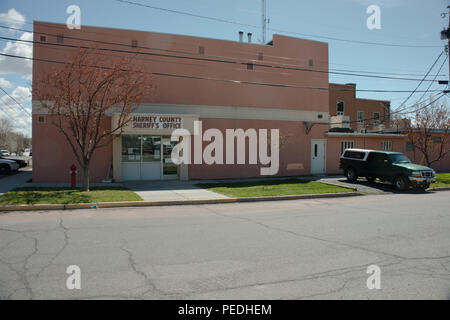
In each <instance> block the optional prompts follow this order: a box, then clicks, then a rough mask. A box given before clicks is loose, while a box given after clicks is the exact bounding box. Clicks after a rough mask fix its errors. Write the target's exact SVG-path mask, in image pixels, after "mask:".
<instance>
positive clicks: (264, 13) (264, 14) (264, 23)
mask: <svg viewBox="0 0 450 320" xmlns="http://www.w3.org/2000/svg"><path fill="white" fill-rule="evenodd" d="M267 22H268V21H267V7H266V0H262V43H263V44H266V27H267ZM449 27H450V23H449Z"/></svg>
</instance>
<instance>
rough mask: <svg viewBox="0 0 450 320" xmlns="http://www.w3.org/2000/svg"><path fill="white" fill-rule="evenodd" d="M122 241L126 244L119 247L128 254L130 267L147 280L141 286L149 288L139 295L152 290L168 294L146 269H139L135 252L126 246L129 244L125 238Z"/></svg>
mask: <svg viewBox="0 0 450 320" xmlns="http://www.w3.org/2000/svg"><path fill="white" fill-rule="evenodd" d="M122 241H123V242H124V244H123V245H122V246H120V247H119V249H120V250H122V251H124V252H125V253H126V254H127V256H128V265H129V267H130V269H131V270H133V272H134V273H135V274H137V275H138V276H140V277H141V278H143V280H144V282H145V285H144V286H141V287H147V288H149V289H148V290H146V291H145V292H144V293H142V294H141V295H140V296H139V297H143V296H145V295H146V294H147V293H149V292H151V291H153V292H156V293H157V294H158V295H160V296H168V294H167V293H165V292H164V291H162V290H160V289H159V288H158V287H157V286H156V285H155V284H154V283H153V281H152V279H151V278H150V277H149V276H148V275H147V274H146V273H145V272H144V271H141V270H139V269H138V264H137V263H136V260H135V259H134V256H133V252H132V251H131V250H129V249H127V248H126V245H128V242H127V241H126V240H125V239H122ZM136 288H139V287H136ZM136 288H132V289H130V290H133V289H136Z"/></svg>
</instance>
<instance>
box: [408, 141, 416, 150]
mask: <svg viewBox="0 0 450 320" xmlns="http://www.w3.org/2000/svg"><path fill="white" fill-rule="evenodd" d="M413 151H414V144H413V143H412V142H411V141H407V142H406V152H413Z"/></svg>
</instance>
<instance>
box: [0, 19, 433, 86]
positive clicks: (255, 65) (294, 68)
mask: <svg viewBox="0 0 450 320" xmlns="http://www.w3.org/2000/svg"><path fill="white" fill-rule="evenodd" d="M0 27H1V26H0ZM36 33H37V34H41V33H40V32H36ZM44 34H46V35H51V36H55V35H53V34H48V33H44ZM67 38H71V39H75V40H81V41H91V42H97V40H90V39H83V38H75V37H67ZM0 39H2V40H8V41H18V42H24V43H30V44H31V43H32V44H39V45H48V46H60V47H71V48H78V47H80V48H84V49H98V50H102V51H112V52H120V53H131V54H138V55H150V56H158V57H165V58H174V59H187V60H193V61H206V62H215V63H225V64H238V65H245V66H247V65H248V64H249V62H243V61H231V60H224V59H212V58H202V57H189V56H180V55H170V54H162V53H153V52H139V51H132V50H121V49H112V48H93V47H88V46H75V45H69V44H62V43H48V42H39V41H34V40H23V39H17V38H11V37H0ZM99 42H103V41H99ZM108 44H113V45H114V44H115V45H122V46H123V44H117V43H108ZM126 46H127V47H129V45H126ZM138 48H143V49H147V48H146V47H138ZM148 49H150V50H154V48H148ZM251 64H252V65H253V66H254V67H262V68H272V69H282V70H290V71H304V72H316V73H324V74H336V75H344V76H357V77H365V78H376V79H389V80H402V81H421V82H423V81H427V82H428V81H432V80H423V79H422V80H421V79H417V78H399V77H388V76H377V75H365V74H357V73H346V72H334V71H328V70H317V69H308V68H299V67H289V66H280V65H273V64H271V65H269V64H262V63H255V62H252V63H251Z"/></svg>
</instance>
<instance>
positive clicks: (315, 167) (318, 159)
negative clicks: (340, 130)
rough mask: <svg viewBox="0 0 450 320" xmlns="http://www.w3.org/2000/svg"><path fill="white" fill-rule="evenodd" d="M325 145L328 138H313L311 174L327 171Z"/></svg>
mask: <svg viewBox="0 0 450 320" xmlns="http://www.w3.org/2000/svg"><path fill="white" fill-rule="evenodd" d="M325 146H326V140H323V139H320V140H319V139H312V140H311V174H324V173H325Z"/></svg>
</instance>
